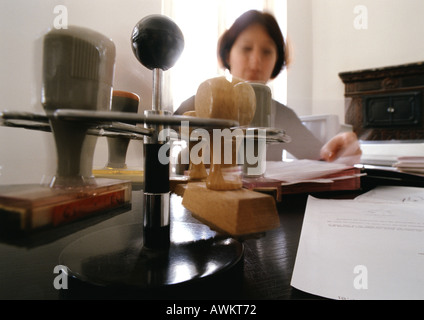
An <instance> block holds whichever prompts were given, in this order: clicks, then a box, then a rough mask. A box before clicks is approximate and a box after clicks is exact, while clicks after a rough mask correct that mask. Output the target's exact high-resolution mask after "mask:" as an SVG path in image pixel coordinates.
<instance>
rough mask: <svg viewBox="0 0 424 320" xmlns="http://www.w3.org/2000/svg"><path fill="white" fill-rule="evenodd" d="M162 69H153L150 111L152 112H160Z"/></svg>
mask: <svg viewBox="0 0 424 320" xmlns="http://www.w3.org/2000/svg"><path fill="white" fill-rule="evenodd" d="M162 73H163V71H162V69H160V68H155V69H153V93H152V95H153V96H152V109H153V110H154V111H161V110H162V106H161V103H162Z"/></svg>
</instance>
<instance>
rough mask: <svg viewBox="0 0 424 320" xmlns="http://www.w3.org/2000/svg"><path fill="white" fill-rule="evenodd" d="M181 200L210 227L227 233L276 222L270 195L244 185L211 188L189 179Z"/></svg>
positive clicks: (256, 229)
mask: <svg viewBox="0 0 424 320" xmlns="http://www.w3.org/2000/svg"><path fill="white" fill-rule="evenodd" d="M182 204H183V206H184V207H186V208H187V209H188V210H190V211H191V213H192V215H193V216H194V217H195V218H196V219H198V220H200V221H201V222H203V223H205V224H206V225H208V226H209V227H210V228H211V229H215V230H217V231H220V232H224V233H226V234H229V235H231V236H244V235H249V234H255V233H262V232H265V231H268V230H271V229H275V228H278V227H279V225H280V219H279V217H278V212H277V208H276V205H275V200H274V198H273V197H272V196H270V195H266V194H263V193H259V192H255V191H251V190H247V189H239V190H234V191H214V190H209V189H208V188H207V187H206V183H205V182H192V183H188V184H187V186H186V188H185V190H184V196H183V201H182Z"/></svg>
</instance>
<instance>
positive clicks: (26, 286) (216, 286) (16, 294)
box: [0, 190, 349, 300]
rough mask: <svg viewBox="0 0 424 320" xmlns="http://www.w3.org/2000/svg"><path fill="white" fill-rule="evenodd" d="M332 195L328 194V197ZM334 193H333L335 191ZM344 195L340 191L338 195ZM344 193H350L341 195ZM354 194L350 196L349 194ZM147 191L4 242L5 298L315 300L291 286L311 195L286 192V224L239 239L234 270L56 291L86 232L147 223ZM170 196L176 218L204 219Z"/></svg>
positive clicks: (1, 287)
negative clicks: (240, 251) (67, 253)
mask: <svg viewBox="0 0 424 320" xmlns="http://www.w3.org/2000/svg"><path fill="white" fill-rule="evenodd" d="M327 196H328V195H327ZM330 196H332V195H330ZM336 196H340V195H336ZM342 196H343V197H344V196H345V195H343V194H342ZM347 197H349V195H348V196H347ZM142 199H143V192H142V190H139V191H133V193H132V205H131V207H130V208H126V209H120V210H118V211H115V212H109V213H105V214H101V215H95V216H92V217H88V218H86V219H83V220H80V221H75V222H73V223H70V224H68V225H64V226H62V227H58V228H56V229H52V230H45V231H42V232H39V233H36V234H33V235H31V236H27V237H24V238H17V239H1V242H0V255H1V260H0V299H237V300H241V299H243V300H244V299H258V300H263V299H267V300H279V299H314V298H319V297H315V296H312V295H309V294H307V293H304V292H300V291H299V290H296V289H295V288H293V287H291V286H290V281H291V276H292V272H293V267H294V262H295V258H296V252H297V247H298V243H299V238H300V232H301V228H302V222H303V216H304V211H305V206H306V202H307V195H306V194H301V195H291V196H286V197H284V198H283V200H282V201H281V202H280V203H277V208H278V212H279V217H280V222H281V225H280V227H279V228H278V229H275V230H271V231H268V232H266V234H264V235H262V236H261V237H256V238H250V239H243V240H240V241H241V242H242V243H243V246H244V257H243V259H241V262H240V263H238V264H237V265H235V266H234V267H233V268H231V269H230V270H228V271H226V272H223V273H220V274H218V275H216V276H211V277H207V278H205V279H203V280H202V281H196V282H194V283H190V282H189V283H186V284H183V285H177V286H173V287H172V288H169V287H166V288H158V289H154V290H153V289H151V290H134V289H129V288H120V289H116V288H114V289H113V290H111V289H108V288H103V287H99V286H93V285H89V284H87V283H84V282H82V281H79V280H74V279H70V280H69V283H68V289H59V290H57V289H55V287H54V285H53V283H54V279H55V277H56V276H57V275H58V274H57V273H54V268H55V267H56V266H57V265H58V264H59V256H60V254H61V253H62V252H63V250H64V249H65V248H66V247H67V246H69V245H70V244H71V243H73V242H74V241H76V240H77V239H80V238H81V237H83V236H87V235H90V234H92V233H94V232H97V231H101V230H104V229H106V228H110V227H114V226H123V225H127V224H139V223H141V222H142V205H143V204H142V202H143V200H142ZM181 201H182V198H181V197H180V196H178V195H175V194H172V196H171V219H172V220H171V221H173V223H177V222H189V223H200V222H198V221H197V220H196V219H194V218H193V217H192V216H191V214H190V212H188V211H187V210H186V209H185V208H184V207H183V206H182V204H181Z"/></svg>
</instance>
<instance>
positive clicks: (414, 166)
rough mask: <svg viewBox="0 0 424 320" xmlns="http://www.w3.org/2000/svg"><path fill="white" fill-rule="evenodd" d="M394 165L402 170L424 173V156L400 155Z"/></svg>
mask: <svg viewBox="0 0 424 320" xmlns="http://www.w3.org/2000/svg"><path fill="white" fill-rule="evenodd" d="M394 166H395V167H396V168H397V169H398V170H399V171H402V172H408V173H414V174H423V175H424V157H399V158H398V161H397V162H396V163H395V164H394Z"/></svg>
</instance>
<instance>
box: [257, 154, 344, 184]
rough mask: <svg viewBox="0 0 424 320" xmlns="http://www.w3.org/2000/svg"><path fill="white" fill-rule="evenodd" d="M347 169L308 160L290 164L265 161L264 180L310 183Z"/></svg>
mask: <svg viewBox="0 0 424 320" xmlns="http://www.w3.org/2000/svg"><path fill="white" fill-rule="evenodd" d="M349 168H351V166H347V165H345V164H340V163H334V162H325V161H316V160H308V159H301V160H294V161H291V162H283V161H267V162H266V171H265V178H269V179H276V180H280V181H286V182H291V183H294V182H296V183H297V182H300V181H310V180H312V179H316V178H319V177H323V176H326V175H329V174H332V173H337V172H340V171H342V170H345V169H349ZM327 182H328V181H327ZM329 182H331V180H329Z"/></svg>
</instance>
